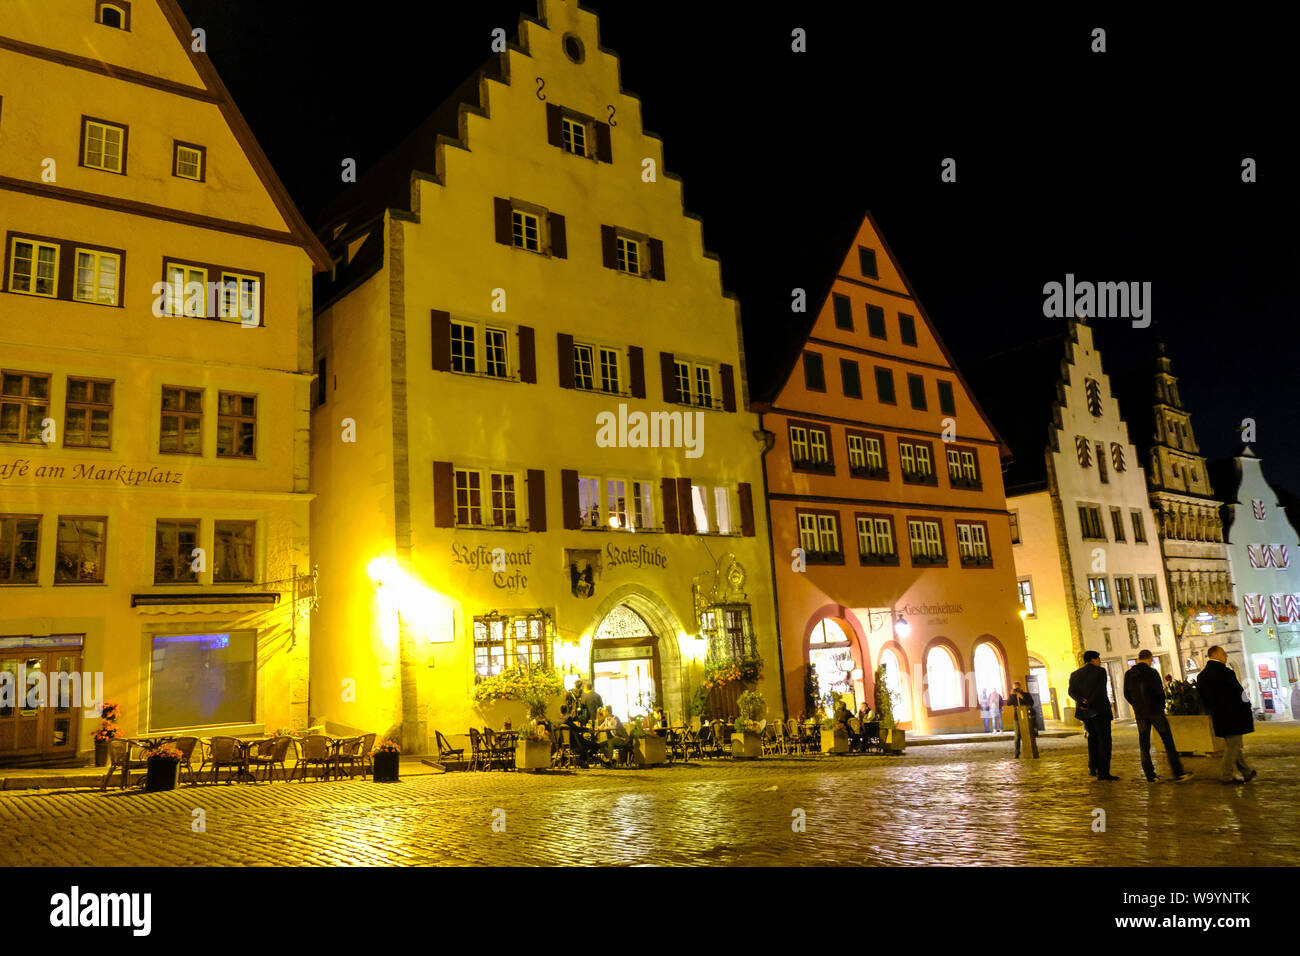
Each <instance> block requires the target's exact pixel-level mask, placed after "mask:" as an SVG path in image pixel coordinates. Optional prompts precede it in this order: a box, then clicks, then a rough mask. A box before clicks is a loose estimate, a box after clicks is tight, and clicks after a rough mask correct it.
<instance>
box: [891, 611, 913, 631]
mask: <svg viewBox="0 0 1300 956" xmlns="http://www.w3.org/2000/svg"><path fill="white" fill-rule="evenodd" d="M894 633H895V634H897V635H898V636H899V637H907V636H908V635H909V634H911V633H912V625H911V624H909V623H908V622H907V618H905V617H903V612H902V611H899V612H898V619H897V620H895V621H894Z"/></svg>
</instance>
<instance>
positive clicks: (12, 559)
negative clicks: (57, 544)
mask: <svg viewBox="0 0 1300 956" xmlns="http://www.w3.org/2000/svg"><path fill="white" fill-rule="evenodd" d="M40 538H41V519H40V516H39V515H0V584H35V583H36V581H37V565H38V562H37V558H38V556H39V553H40V552H39V548H40Z"/></svg>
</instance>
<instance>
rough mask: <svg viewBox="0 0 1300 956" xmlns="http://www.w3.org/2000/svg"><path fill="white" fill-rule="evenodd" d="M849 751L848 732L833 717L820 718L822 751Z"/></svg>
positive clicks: (835, 752) (833, 752) (844, 752)
mask: <svg viewBox="0 0 1300 956" xmlns="http://www.w3.org/2000/svg"><path fill="white" fill-rule="evenodd" d="M848 752H849V732H848V730H847V729H845V727H844V725H843V724H839V723H837V722H836V721H835V718H834V717H823V718H822V753H824V754H846V753H848Z"/></svg>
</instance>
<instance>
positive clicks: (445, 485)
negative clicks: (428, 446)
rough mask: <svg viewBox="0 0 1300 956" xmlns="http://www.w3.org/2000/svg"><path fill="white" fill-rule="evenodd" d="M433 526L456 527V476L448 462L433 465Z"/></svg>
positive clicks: (437, 462) (438, 462) (436, 462)
mask: <svg viewBox="0 0 1300 956" xmlns="http://www.w3.org/2000/svg"><path fill="white" fill-rule="evenodd" d="M433 526H434V527H435V528H454V527H456V476H455V472H454V471H453V469H452V467H451V462H449V461H435V462H434V463H433Z"/></svg>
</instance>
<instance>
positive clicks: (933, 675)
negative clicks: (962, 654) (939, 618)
mask: <svg viewBox="0 0 1300 956" xmlns="http://www.w3.org/2000/svg"><path fill="white" fill-rule="evenodd" d="M962 690H963V688H962V679H961V665H960V664H958V663H957V657H956V655H955V654H953V652H952V650H951V649H949V648H948V647H947V646H946V645H944V644H932V645H931V646H930V649H929V650H928V651H926V652H925V705H926V707H927V708H928V709H929V710H930V711H931V712H935V711H941V710H958V709H960V708H961V707H964V706H965V701H963V699H962V697H963V694H962Z"/></svg>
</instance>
